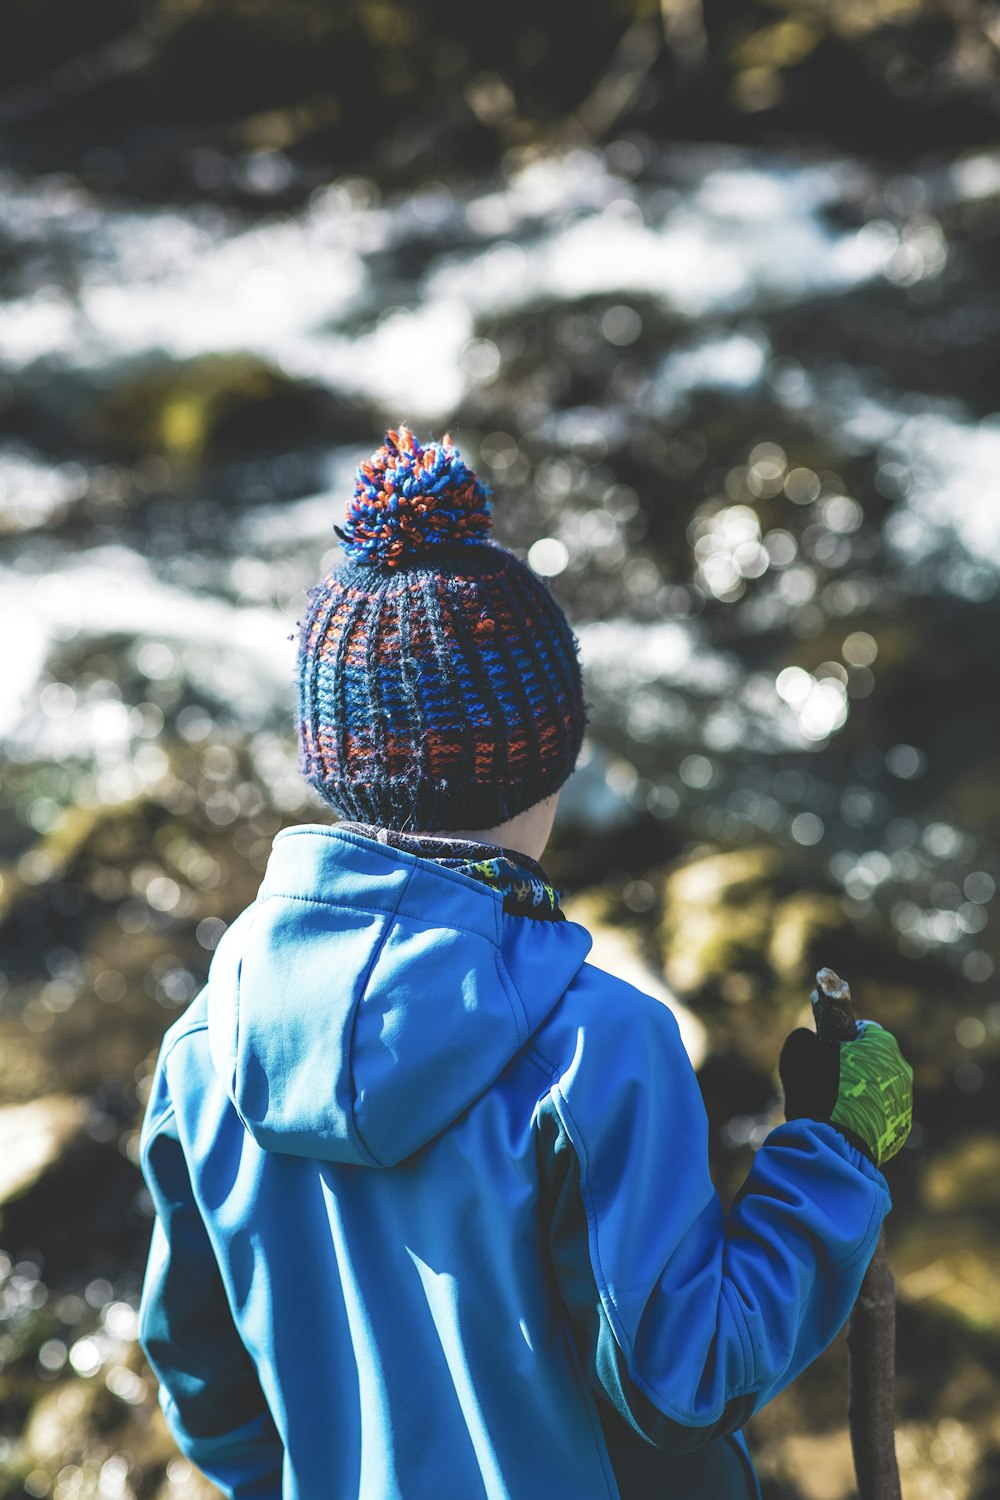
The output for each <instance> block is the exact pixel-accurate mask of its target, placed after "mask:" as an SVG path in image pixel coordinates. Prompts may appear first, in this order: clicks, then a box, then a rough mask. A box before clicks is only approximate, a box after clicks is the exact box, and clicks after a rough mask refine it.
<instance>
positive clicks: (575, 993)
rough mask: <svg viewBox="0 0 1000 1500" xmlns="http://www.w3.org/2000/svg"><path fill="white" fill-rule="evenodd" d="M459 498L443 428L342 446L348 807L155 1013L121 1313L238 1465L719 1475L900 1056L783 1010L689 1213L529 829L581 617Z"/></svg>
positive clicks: (313, 740) (564, 765) (871, 1204)
mask: <svg viewBox="0 0 1000 1500" xmlns="http://www.w3.org/2000/svg"><path fill="white" fill-rule="evenodd" d="M488 526H489V502H488V499H487V496H486V492H485V490H484V488H483V486H482V485H481V484H480V483H479V482H478V480H477V479H476V477H475V475H474V474H473V473H471V472H470V470H469V469H468V468H467V467H466V466H465V465H464V463H463V462H462V460H461V458H460V456H459V454H458V452H457V451H456V449H455V448H454V447H453V446H452V444H451V441H450V439H449V438H448V437H445V438H444V439H443V440H442V441H441V443H439V444H438V443H430V444H428V445H427V446H426V447H421V445H420V444H419V443H418V442H417V440H416V438H415V437H414V436H413V434H412V433H411V432H409V431H408V430H407V429H406V428H405V427H404V428H400V430H399V431H398V432H390V433H389V434H388V436H387V438H386V442H385V445H384V446H383V447H381V448H380V449H379V450H378V451H377V452H376V453H375V454H374V456H373V457H372V459H371V460H370V461H369V462H367V463H364V464H362V465H361V468H360V470H359V473H358V482H357V487H356V492H355V497H354V501H353V505H352V507H351V509H350V511H349V514H348V519H347V521H346V524H345V526H344V528H343V530H338V535H339V536H340V537H341V540H342V543H343V550H344V552H345V554H346V556H347V561H346V562H345V563H344V564H343V566H342V567H340V568H339V569H338V570H336V571H334V572H331V574H330V575H329V576H328V577H327V578H325V579H324V580H323V581H322V583H320V585H319V586H318V588H316V589H314V590H313V591H312V593H311V595H310V604H309V610H308V614H307V617H306V619H305V621H304V624H303V627H302V632H301V640H300V649H299V680H300V719H299V733H300V740H301V748H302V763H303V769H304V771H305V774H306V775H307V777H308V779H309V780H310V782H311V783H312V784H313V786H315V787H316V788H317V789H318V791H319V792H320V793H321V794H322V795H323V796H324V797H325V798H326V800H327V801H328V802H329V803H330V804H331V805H332V806H333V807H334V808H336V809H337V810H338V811H339V812H340V813H341V814H342V815H343V817H344V821H341V822H339V823H337V824H336V825H335V826H332V827H326V826H322V827H321V826H307V827H297V828H289V829H286V830H284V831H283V832H282V833H280V834H279V835H278V836H277V838H276V839H275V842H274V849H273V853H272V855H271V858H270V862H269V864H268V867H267V873H266V875H265V877H264V881H263V884H262V886H261V889H260V894H259V895H258V897H257V899H256V901H255V902H254V903H253V905H252V906H250V907H249V908H248V909H247V910H246V911H245V912H244V913H243V914H242V916H240V917H239V918H238V919H237V920H236V921H235V922H234V923H233V925H232V926H231V927H230V929H229V930H228V931H227V933H226V934H225V936H224V938H223V940H222V942H221V944H220V945H219V949H218V951H217V953H216V955H215V958H214V960H213V963H212V967H211V972H210V976H209V982H208V985H207V987H206V989H205V990H204V991H202V993H201V994H200V995H199V996H198V997H197V998H196V1000H195V1001H194V1002H193V1003H192V1005H191V1007H190V1008H189V1010H188V1011H187V1012H186V1014H185V1015H183V1016H182V1017H181V1018H180V1019H179V1020H178V1021H177V1022H176V1024H175V1025H174V1026H172V1027H171V1029H170V1031H169V1032H168V1033H167V1036H166V1038H165V1040H164V1044H163V1049H162V1052H161V1055H160V1060H159V1065H158V1067H157V1072H156V1077H155V1080H154V1087H153V1091H152V1095H151V1098H150V1102H149V1108H148V1113H147V1116H146V1121H145V1125H144V1129H143V1147H142V1160H143V1170H144V1172H145V1175H146V1180H147V1182H148V1184H149V1188H150V1192H151V1193H152V1196H153V1201H154V1203H155V1206H156V1213H157V1220H156V1226H155V1229H154V1234H153V1243H152V1247H151V1250H150V1257H149V1266H148V1270H147V1275H146V1283H145V1288H144V1292H143V1300H142V1308H141V1338H142V1343H143V1347H144V1348H145V1350H146V1353H147V1355H148V1357H149V1360H150V1363H151V1364H152V1366H153V1368H154V1370H155V1371H156V1373H157V1375H158V1377H159V1380H160V1383H161V1392H160V1394H161V1402H162V1405H163V1410H164V1412H165V1414H166V1418H167V1421H168V1423H169V1425H170V1428H171V1430H172V1432H173V1433H174V1436H175V1437H176V1439H177V1442H178V1444H179V1445H180V1447H181V1449H182V1450H183V1452H184V1453H186V1454H187V1455H188V1456H189V1457H190V1458H191V1460H192V1461H193V1462H194V1463H196V1464H197V1465H199V1467H200V1468H201V1469H203V1470H204V1472H205V1473H206V1474H207V1475H208V1476H209V1477H210V1478H211V1479H212V1480H213V1481H214V1482H215V1483H216V1484H217V1485H218V1486H219V1487H220V1489H222V1490H223V1492H224V1493H225V1494H226V1495H229V1496H233V1497H236V1500H244V1497H246V1500H249V1497H252V1496H259V1497H266V1500H279V1497H283V1500H356V1497H357V1500H392V1497H402V1500H441V1497H449V1500H450V1497H456V1500H479V1497H489V1500H500V1497H509V1500H551V1497H552V1496H553V1495H560V1496H563V1497H565V1500H591V1497H593V1500H597V1497H605V1500H606V1497H609V1496H610V1497H613V1496H622V1497H626V1500H631V1497H640V1496H641V1497H657V1500H668V1497H684V1500H700V1497H705V1500H728V1497H737V1496H739V1497H748V1496H755V1495H758V1494H759V1490H758V1487H757V1481H756V1478H755V1476H754V1472H753V1469H752V1467H751V1464H750V1460H749V1457H748V1454H747V1449H746V1444H745V1442H744V1440H743V1437H742V1434H741V1431H740V1429H741V1427H742V1426H743V1424H744V1423H745V1422H746V1420H747V1418H748V1417H749V1416H750V1415H751V1414H752V1413H753V1412H754V1411H756V1410H758V1409H759V1408H760V1407H761V1406H762V1405H763V1404H764V1403H765V1402H767V1401H769V1400H770V1399H771V1398H772V1397H773V1396H774V1395H776V1394H777V1392H778V1391H780V1390H781V1389H782V1388H783V1387H784V1386H786V1385H787V1384H788V1382H789V1381H790V1380H792V1379H793V1378H794V1377H795V1376H796V1375H797V1374H798V1373H799V1371H800V1370H802V1369H803V1368H804V1367H805V1366H806V1365H807V1364H809V1362H810V1361H811V1360H813V1359H815V1357H816V1356H817V1354H819V1353H820V1351H821V1350H822V1349H824V1348H825V1347H826V1346H827V1344H829V1342H830V1340H831V1339H832V1338H833V1337H834V1335H835V1334H836V1333H837V1332H838V1330H839V1329H840V1328H841V1327H842V1325H843V1323H844V1322H845V1320H846V1318H847V1316H848V1314H849V1312H850V1309H851V1306H852V1304H853V1302H854V1299H855V1297H856V1295H857V1293H858V1289H859V1287H860V1285H861V1280H862V1276H863V1274H864V1271H865V1268H866V1266H867V1264H868V1261H869V1259H870V1257H871V1254H872V1252H873V1250H874V1248H875V1243H876V1239H877V1236H878V1232H879V1227H880V1225H881V1222H882V1219H883V1217H884V1215H885V1214H886V1212H887V1211H888V1209H889V1194H888V1191H887V1189H886V1184H885V1181H884V1179H883V1177H882V1174H881V1172H880V1171H879V1169H878V1168H879V1165H880V1164H881V1163H882V1162H884V1161H885V1160H886V1159H887V1158H888V1157H889V1156H891V1155H892V1154H894V1153H895V1152H896V1151H897V1150H898V1149H899V1148H900V1146H901V1145H902V1143H903V1141H904V1140H905V1138H906V1133H907V1131H908V1128H909V1114H910V1078H911V1076H912V1075H911V1074H910V1070H909V1068H908V1067H907V1065H906V1064H905V1063H904V1062H903V1060H902V1058H901V1057H900V1055H899V1051H898V1049H897V1047H896V1045H895V1042H894V1041H893V1040H892V1038H891V1037H890V1036H889V1034H888V1033H887V1032H885V1031H882V1030H881V1028H877V1027H875V1026H873V1025H871V1024H869V1025H868V1026H867V1027H866V1028H864V1029H863V1030H862V1033H861V1035H860V1036H859V1039H858V1040H857V1041H855V1042H849V1043H845V1044H843V1047H842V1048H841V1047H840V1046H839V1045H838V1044H836V1043H830V1044H826V1046H825V1047H824V1044H821V1043H819V1042H818V1041H817V1039H816V1038H815V1037H812V1036H811V1034H805V1033H803V1034H798V1033H797V1034H796V1036H797V1038H798V1041H797V1046H796V1048H795V1049H794V1050H790V1051H789V1052H788V1053H787V1054H786V1058H787V1066H786V1067H785V1069H784V1072H785V1075H786V1076H785V1077H784V1082H785V1086H786V1093H787V1094H788V1096H789V1098H791V1096H792V1095H793V1094H797V1095H798V1097H799V1099H800V1101H801V1104H800V1107H799V1108H797V1109H795V1110H793V1109H789V1114H790V1115H792V1114H799V1115H801V1116H808V1115H811V1116H812V1117H811V1118H798V1119H794V1120H790V1122H789V1123H786V1124H784V1125H781V1126H779V1127H778V1128H777V1129H775V1130H773V1131H772V1132H771V1134H770V1135H769V1137H768V1139H767V1141H766V1142H765V1144H764V1145H763V1147H762V1148H761V1149H760V1151H759V1152H758V1153H757V1156H756V1159H755V1162H754V1165H753V1168H752V1170H751V1172H750V1174H749V1176H748V1178H747V1181H746V1183H745V1185H744V1187H743V1189H742V1191H741V1193H740V1195H739V1198H738V1200H737V1202H736V1204H735V1205H734V1206H733V1208H732V1210H731V1211H730V1212H729V1214H728V1215H727V1214H725V1213H724V1212H723V1209H722V1207H721V1204H720V1202H719V1199H718V1196H717V1194H716V1193H715V1190H714V1189H713V1186H712V1183H711V1181H710V1179H709V1175H708V1165H707V1124H706V1117H705V1111H704V1107H703V1104H702V1100H701V1095H700V1093H699V1089H698V1084H697V1081H696V1079H695V1075H694V1073H693V1071H692V1068H691V1065H690V1063H689V1062H688V1059H687V1057H686V1055H685V1053H684V1051H683V1049H682V1046H681V1043H680V1039H679V1036H678V1030H677V1025H676V1023H675V1021H674V1018H673V1015H672V1014H671V1012H670V1010H669V1009H668V1008H667V1007H666V1006H665V1005H663V1004H661V1003H660V1002H658V1001H656V1000H654V999H652V998H650V997H649V996H646V995H644V994H642V993H641V992H640V991H638V990H636V989H634V988H633V987H632V986H631V985H629V984H626V983H624V982H623V981H621V980H619V979H616V978H614V976H613V975H611V974H607V973H604V972H603V971H602V970H600V969H597V968H595V967H593V966H592V965H590V964H588V963H587V961H586V959H587V953H588V950H589V948H590V945H591V939H590V937H589V935H588V933H587V932H586V931H585V930H584V929H583V928H582V927H580V926H579V925H578V924H576V923H574V922H570V921H567V920H565V919H564V917H563V913H562V912H561V910H560V908H559V900H558V893H557V892H556V891H555V890H554V889H553V887H552V884H551V882H550V881H549V879H548V876H547V875H546V873H545V870H544V869H543V868H542V866H541V865H540V864H539V863H538V862H537V861H538V860H539V859H540V858H541V856H542V854H543V851H544V848H545V844H546V840H547V838H548V835H549V831H550V829H551V826H552V819H553V816H554V813H555V806H556V802H557V799H558V792H559V788H560V787H561V786H562V784H563V783H564V782H565V781H566V779H567V777H568V776H569V775H570V773H571V771H572V770H573V766H574V764H575V761H576V758H577V755H578V752H579V749H580V744H581V740H582V737H583V732H584V722H585V711H584V700H583V692H582V683H581V676H580V667H579V662H578V658H577V649H576V646H577V643H576V640H575V638H574V636H573V634H572V632H571V630H570V628H569V626H568V624H567V622H566V620H565V618H564V616H563V614H562V612H561V610H560V608H559V606H558V605H557V604H556V603H555V601H554V599H553V597H552V595H551V593H550V591H549V588H548V586H547V585H546V584H545V583H544V582H543V581H541V580H540V579H539V578H537V577H536V576H535V575H534V574H533V573H531V572H530V571H529V570H528V569H527V568H526V567H525V566H524V565H523V564H522V563H520V562H519V561H518V560H517V559H516V558H515V557H514V556H513V555H512V554H511V553H509V552H507V551H506V550H504V549H503V548H502V547H499V546H498V545H496V544H494V543H492V542H490V541H488V540H487V538H486V533H487V530H488ZM831 1049H832V1050H831ZM848 1049H849V1050H850V1061H851V1065H852V1066H851V1072H852V1076H853V1077H854V1079H855V1080H857V1079H858V1078H860V1079H861V1080H862V1085H861V1088H860V1090H859V1088H858V1086H857V1083H856V1082H855V1084H854V1085H853V1086H852V1088H851V1089H850V1091H848V1090H847V1088H846V1087H845V1089H844V1090H840V1089H839V1078H840V1062H841V1059H842V1057H844V1056H846V1054H847V1052H848ZM845 1071H846V1070H845ZM865 1080H867V1083H868V1085H870V1086H869V1087H867V1089H866V1088H865ZM824 1091H825V1095H826V1097H825V1098H824V1097H823V1094H824ZM862 1096H863V1097H862ZM862 1106H863V1107H862Z"/></svg>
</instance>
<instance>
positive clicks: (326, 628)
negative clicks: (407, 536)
mask: <svg viewBox="0 0 1000 1500" xmlns="http://www.w3.org/2000/svg"><path fill="white" fill-rule="evenodd" d="M299 699H300V713H299V738H300V747H301V768H302V771H303V774H304V775H305V777H306V779H307V780H308V781H309V782H310V783H311V784H312V785H313V786H314V787H315V788H316V789H317V790H318V791H319V792H320V793H321V795H322V796H323V797H324V798H325V799H326V800H327V801H328V802H330V803H331V804H332V805H333V806H334V807H335V808H336V809H337V810H338V811H340V812H342V813H343V814H345V815H346V816H348V817H354V818H360V819H362V820H364V821H367V822H373V823H378V824H380V825H382V826H386V827H394V828H409V829H414V830H433V829H440V830H447V829H459V828H492V827H496V826H498V825H499V824H500V823H503V822H505V821H506V820H507V819H508V818H512V817H514V816H515V815H516V814H517V813H519V812H523V811H524V810H525V809H526V808H528V807H532V806H533V805H534V804H535V803H536V802H540V801H541V800H542V799H543V798H545V797H547V796H549V795H551V793H553V792H555V791H557V790H558V789H559V787H560V786H562V784H563V782H564V781H565V780H566V779H567V777H568V776H569V775H570V773H571V772H572V770H573V767H574V765H575V764H576V760H577V756H578V755H579V752H580V745H581V743H582V740H583V732H584V727H585V709H584V703H583V685H582V679H581V675H580V664H579V658H578V655H577V644H576V640H575V637H574V636H573V633H572V631H571V629H570V627H569V624H568V622H567V620H566V618H565V616H564V614H563V612H562V610H561V609H560V607H559V605H558V604H557V602H556V601H555V599H554V598H553V596H552V594H551V592H550V590H549V587H548V585H547V584H546V583H545V582H544V581H543V580H542V579H540V578H538V577H537V576H536V575H535V574H534V573H532V572H531V571H530V570H529V569H528V568H526V567H525V566H524V565H523V564H522V563H521V562H519V561H518V559H517V558H515V557H514V556H513V554H512V553H510V552H508V551H506V549H505V548H503V547H499V546H497V545H495V544H493V543H481V544H467V545H464V546H461V547H457V548H455V549H453V550H452V549H449V551H448V553H447V554H445V553H444V550H443V549H439V550H438V552H436V553H435V556H434V562H433V564H432V565H431V564H428V563H427V562H426V561H424V562H422V563H415V564H412V565H410V566H408V567H402V568H397V569H394V570H393V571H392V572H391V573H388V572H385V571H381V570H374V569H372V568H371V567H367V566H364V565H361V564H348V565H346V566H344V567H341V568H340V569H338V570H337V571H336V572H334V573H332V574H331V575H330V576H329V577H328V578H326V579H325V580H324V581H323V582H322V583H321V584H320V585H319V586H318V587H317V588H316V589H314V590H313V591H312V593H311V595H310V607H309V611H308V614H307V616H306V619H305V620H304V622H303V626H302V634H301V640H300V652H299Z"/></svg>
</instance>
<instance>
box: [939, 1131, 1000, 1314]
mask: <svg viewBox="0 0 1000 1500" xmlns="http://www.w3.org/2000/svg"><path fill="white" fill-rule="evenodd" d="M921 1197H922V1198H923V1201H924V1203H925V1205H926V1206H927V1208H928V1209H930V1210H931V1211H932V1212H936V1213H948V1214H952V1213H962V1212H965V1213H976V1214H977V1215H979V1214H982V1213H983V1212H984V1211H986V1210H987V1209H989V1210H991V1211H992V1213H993V1215H994V1217H1000V1139H998V1138H997V1137H996V1136H994V1135H973V1136H970V1137H968V1139H966V1140H964V1141H961V1142H960V1143H959V1144H958V1145H957V1146H956V1147H954V1149H953V1150H951V1151H947V1152H941V1153H939V1154H938V1155H936V1156H934V1157H932V1158H931V1160H930V1161H929V1162H928V1164H927V1167H926V1169H925V1171H924V1175H923V1179H922V1182H921ZM998 1321H1000V1314H998Z"/></svg>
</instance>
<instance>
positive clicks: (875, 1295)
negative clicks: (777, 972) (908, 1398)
mask: <svg viewBox="0 0 1000 1500" xmlns="http://www.w3.org/2000/svg"><path fill="white" fill-rule="evenodd" d="M811 998H812V1003H813V1014H814V1015H815V1018H816V1034H817V1036H821V1037H828V1038H829V1039H830V1040H831V1041H835V1042H850V1041H853V1040H854V1038H855V1036H856V1035H857V1025H856V1023H855V1020H854V1005H853V1002H852V1000H851V991H850V988H849V986H848V985H847V983H846V982H845V981H844V980H843V979H841V978H839V976H838V975H836V974H835V973H834V972H833V970H832V969H820V971H819V973H818V974H817V975H816V988H815V990H813V993H812V997H811ZM847 1358H848V1395H847V1416H848V1421H849V1423H850V1429H851V1448H852V1451H853V1453H854V1472H855V1474H856V1475H857V1479H858V1495H859V1497H860V1500H900V1488H899V1468H898V1466H897V1463H896V1439H895V1433H894V1414H893V1391H894V1386H895V1380H896V1283H895V1281H894V1280H893V1277H892V1272H891V1270H890V1269H889V1260H888V1257H887V1255H886V1249H885V1231H884V1230H883V1231H882V1232H881V1233H880V1234H879V1238H878V1245H877V1246H876V1249H875V1254H874V1256H873V1257H872V1260H871V1264H870V1265H869V1267H868V1270H867V1271H866V1272H865V1279H864V1281H863V1282H862V1284H861V1291H860V1292H859V1293H858V1300H857V1302H856V1303H855V1304H854V1312H853V1313H852V1314H851V1325H850V1328H849V1329H848V1333H847Z"/></svg>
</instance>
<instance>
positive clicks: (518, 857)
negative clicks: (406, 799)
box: [337, 820, 565, 922]
mask: <svg viewBox="0 0 1000 1500" xmlns="http://www.w3.org/2000/svg"><path fill="white" fill-rule="evenodd" d="M337 827H338V828H343V829H345V830H347V831H348V832H350V833H359V834H361V835H362V837H364V838H368V839H377V840H378V842H379V843H380V844H388V845H389V846H390V847H391V848H393V849H403V850H405V851H406V852H408V853H410V854H416V855H417V856H419V858H421V859H433V860H436V861H437V862H438V864H442V865H446V866H447V867H448V869H449V870H458V871H459V872H460V874H462V875H469V876H471V878H472V879H473V880H479V881H482V883H483V884H484V885H489V886H492V887H493V889H494V890H497V891H500V892H501V893H502V895H503V909H504V911H505V912H510V913H512V914H513V915H514V916H518V917H537V918H540V919H541V920H542V921H544V922H562V921H565V912H563V911H562V910H561V908H560V905H559V901H560V895H561V893H560V892H559V891H558V890H556V888H555V886H554V885H553V884H552V882H551V881H550V879H549V877H548V875H547V874H546V872H545V870H544V869H543V868H542V866H541V865H540V864H539V863H538V861H537V860H534V859H532V858H531V857H530V856H529V855H527V854H522V853H520V851H519V850H517V849H504V848H502V847H501V846H500V845H499V844H477V843H475V842H474V841H473V840H472V839H461V838H449V837H447V836H442V835H440V834H433V835H432V834H428V833H400V832H399V830H398V829H395V828H378V827H376V826H375V824H373V823H356V822H347V821H346V820H345V821H342V822H340V823H338V824H337Z"/></svg>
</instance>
